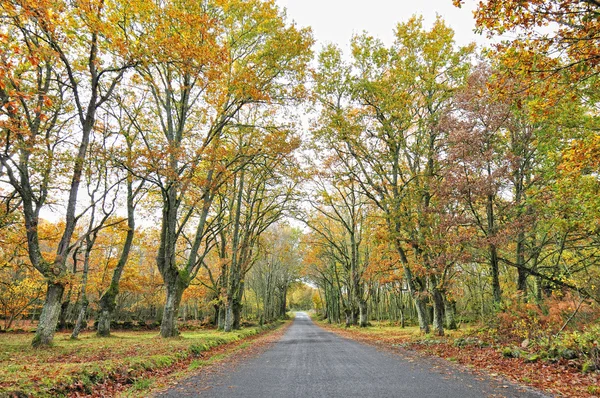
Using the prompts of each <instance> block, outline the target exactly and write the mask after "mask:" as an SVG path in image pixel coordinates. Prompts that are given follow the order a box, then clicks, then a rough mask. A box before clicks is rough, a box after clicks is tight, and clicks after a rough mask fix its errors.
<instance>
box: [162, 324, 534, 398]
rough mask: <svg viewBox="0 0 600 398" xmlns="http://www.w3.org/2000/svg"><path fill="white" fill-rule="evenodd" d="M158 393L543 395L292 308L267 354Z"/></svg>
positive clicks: (252, 397)
mask: <svg viewBox="0 0 600 398" xmlns="http://www.w3.org/2000/svg"><path fill="white" fill-rule="evenodd" d="M158 396H159V397H169V398H171V397H172V398H174V397H195V396H201V397H219V398H223V397H249V398H263V397H264V398H271V397H281V398H287V397H290V398H291V397H297V398H300V397H311V398H312V397H343V398H349V397H377V398H380V397H402V398H412V397H415V398H417V397H418V398H425V397H444V398H454V397H456V398H470V397H473V398H480V397H527V398H529V397H531V398H533V397H537V398H539V397H544V395H542V394H541V393H538V392H536V391H533V390H526V389H524V388H521V387H518V386H516V385H512V384H510V383H508V382H506V381H502V380H494V379H491V378H486V377H483V376H481V375H475V374H473V373H471V372H469V371H467V370H465V369H464V368H462V367H461V366H459V365H455V364H452V363H447V362H446V361H444V360H441V359H439V360H438V359H428V358H418V359H417V360H407V359H406V358H403V357H402V356H400V355H396V354H394V353H390V352H383V351H381V350H378V349H377V348H375V347H372V346H369V345H364V344H362V343H358V342H355V341H352V340H348V339H344V338H342V337H339V336H337V335H336V334H334V333H331V332H327V331H325V330H323V329H321V328H320V327H318V326H317V325H315V324H314V323H313V322H312V320H311V319H310V318H309V317H308V316H307V315H306V314H304V313H298V314H297V315H296V319H295V320H294V323H293V324H292V326H291V327H290V328H289V329H288V330H287V331H286V333H285V335H284V336H283V337H282V338H281V340H279V341H278V342H277V343H276V344H274V345H273V346H272V347H271V348H269V349H268V350H267V351H265V352H263V353H262V354H260V355H258V356H256V357H254V358H250V359H249V360H247V361H244V362H242V363H241V364H238V365H237V366H235V367H232V368H230V369H227V368H226V370H223V371H221V372H218V373H216V374H214V375H211V376H210V377H209V378H208V379H207V378H206V377H202V376H201V375H198V376H193V377H191V378H190V379H188V380H185V381H183V382H182V383H180V384H179V387H178V388H177V389H171V390H167V391H165V392H163V393H162V394H160V395H158Z"/></svg>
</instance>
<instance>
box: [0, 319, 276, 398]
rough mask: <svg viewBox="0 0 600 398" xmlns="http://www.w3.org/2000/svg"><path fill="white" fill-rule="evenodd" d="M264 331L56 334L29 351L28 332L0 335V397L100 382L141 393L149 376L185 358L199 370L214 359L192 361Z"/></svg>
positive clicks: (54, 392) (61, 392) (86, 387)
mask: <svg viewBox="0 0 600 398" xmlns="http://www.w3.org/2000/svg"><path fill="white" fill-rule="evenodd" d="M270 328H272V327H270ZM263 329H264V328H258V327H255V328H246V329H243V330H240V331H236V332H235V333H224V332H219V331H216V330H200V331H193V332H183V333H182V334H181V336H180V337H179V338H174V339H162V338H160V337H159V336H158V335H157V333H156V332H115V333H113V335H112V336H111V337H109V338H99V337H97V336H96V335H95V334H94V333H82V334H81V336H80V338H79V339H78V340H71V339H70V338H69V337H70V335H69V334H67V333H57V334H56V336H55V338H54V344H53V346H52V347H50V348H45V349H37V350H36V349H33V348H32V347H31V338H32V337H33V336H32V335H31V334H11V333H6V334H0V396H6V395H9V396H10V395H11V393H13V394H15V393H20V394H21V395H25V396H30V395H31V396H36V397H61V396H68V395H70V394H72V393H74V392H79V393H90V392H91V391H92V390H93V388H94V387H95V386H97V385H98V384H102V383H104V382H106V381H111V380H112V381H116V382H119V383H123V384H132V388H133V389H135V390H144V389H147V388H149V387H150V386H151V385H152V384H153V383H152V380H151V379H149V378H148V377H147V376H148V373H149V372H151V371H154V370H158V369H166V368H169V367H172V366H174V365H175V364H177V363H179V362H181V361H183V360H185V359H191V360H192V362H191V363H192V364H194V363H196V364H195V365H190V366H196V367H200V366H202V364H203V363H209V362H208V361H214V360H216V359H217V358H216V357H217V356H218V355H214V356H213V357H212V358H208V359H207V358H203V359H197V360H193V359H192V358H194V357H197V356H199V355H203V352H205V351H208V350H211V349H212V348H215V347H217V346H220V345H223V344H228V343H233V342H237V341H240V340H243V339H245V338H247V337H250V336H253V335H256V334H258V333H260V332H261V331H262V330H263ZM243 344H246V345H248V344H249V343H243ZM196 361H197V362H196Z"/></svg>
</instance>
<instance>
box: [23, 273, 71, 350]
mask: <svg viewBox="0 0 600 398" xmlns="http://www.w3.org/2000/svg"><path fill="white" fill-rule="evenodd" d="M64 291H65V286H64V285H62V284H60V283H53V282H48V290H47V291H46V301H44V306H43V307H42V313H41V315H40V321H39V323H38V327H37V330H36V332H35V337H34V338H33V341H32V343H31V344H32V345H33V346H34V347H42V346H49V345H50V344H52V339H53V337H54V332H55V330H56V325H57V324H58V317H59V316H60V306H61V300H62V296H63V293H64Z"/></svg>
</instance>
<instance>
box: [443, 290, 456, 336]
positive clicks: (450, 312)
mask: <svg viewBox="0 0 600 398" xmlns="http://www.w3.org/2000/svg"><path fill="white" fill-rule="evenodd" d="M444 315H445V317H446V328H447V329H450V330H456V329H457V326H456V302H455V301H454V300H448V298H447V297H445V296H444Z"/></svg>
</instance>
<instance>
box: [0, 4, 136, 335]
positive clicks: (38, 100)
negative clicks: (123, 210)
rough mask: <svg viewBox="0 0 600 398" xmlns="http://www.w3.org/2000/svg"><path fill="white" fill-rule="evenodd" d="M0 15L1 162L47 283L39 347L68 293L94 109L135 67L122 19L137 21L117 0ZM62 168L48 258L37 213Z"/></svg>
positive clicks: (14, 8) (8, 7)
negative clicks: (58, 215) (60, 222)
mask: <svg viewBox="0 0 600 398" xmlns="http://www.w3.org/2000/svg"><path fill="white" fill-rule="evenodd" d="M127 4H129V3H127ZM0 10H1V12H2V20H3V21H4V25H3V26H4V29H5V31H6V34H3V35H2V45H3V49H4V50H5V51H3V56H2V65H1V67H0V68H1V69H2V72H1V73H0V77H1V79H2V83H0V103H1V104H2V107H1V109H2V114H3V115H4V116H5V119H3V122H2V129H3V134H2V135H3V142H2V144H3V145H2V147H3V148H4V149H3V153H2V155H1V156H0V161H1V163H2V166H3V169H4V173H5V176H6V177H7V182H8V183H9V184H10V185H11V186H12V187H13V188H14V190H15V191H16V192H18V194H19V196H20V198H21V200H22V212H23V217H24V219H25V226H26V230H27V244H28V252H29V257H30V261H31V263H32V265H33V266H34V267H35V268H36V269H37V270H38V271H39V272H40V273H41V274H42V275H43V276H44V278H45V279H46V281H47V292H46V299H45V302H44V307H43V310H42V314H41V317H40V322H39V325H38V329H37V332H36V335H35V337H34V340H33V344H34V345H35V346H47V345H49V344H51V342H52V338H53V336H54V330H55V328H56V324H57V322H58V316H59V313H60V302H61V298H62V295H63V292H64V290H65V278H66V276H67V273H68V270H67V266H66V261H67V258H68V254H69V248H70V245H71V239H72V237H73V232H74V230H75V227H76V224H77V221H78V217H77V215H76V211H77V198H78V193H79V187H80V185H81V181H82V173H83V166H84V162H85V159H86V157H87V154H88V146H89V143H90V137H91V136H92V133H93V129H94V126H95V123H96V116H97V110H98V109H99V108H100V107H101V106H102V104H104V103H105V102H106V101H107V100H108V99H109V98H110V97H111V95H112V93H113V90H114V89H115V87H116V86H117V85H118V84H119V82H120V81H121V80H122V78H123V76H124V74H125V72H126V71H127V70H128V69H130V68H131V67H132V66H133V65H134V63H135V62H134V61H132V59H131V56H130V55H131V53H132V51H131V48H129V46H130V44H131V43H130V42H129V41H128V40H127V39H128V35H129V32H130V27H131V25H127V23H120V24H119V23H116V21H128V22H132V21H133V20H134V19H135V17H134V15H133V11H132V10H131V8H130V7H125V3H119V2H110V3H108V4H105V3H104V2H96V1H84V2H81V4H73V3H70V2H64V1H57V2H49V1H48V2H47V1H43V2H38V1H32V2H30V1H19V0H15V1H12V0H5V1H3V2H2V3H1V5H0ZM21 49H22V50H21ZM72 120H73V122H74V123H76V124H75V125H76V126H77V128H76V129H75V133H74V134H70V124H71V121H72ZM69 136H70V137H69ZM67 137H69V138H70V139H69V140H67V139H66V138H67ZM71 141H74V144H72V145H71V144H70V142H71ZM59 165H60V166H59ZM66 165H68V166H66ZM63 169H64V170H71V173H70V179H69V182H68V183H67V186H68V188H67V189H66V192H67V194H66V195H67V196H68V199H67V206H66V210H65V215H64V220H65V223H64V231H63V234H62V237H61V239H60V241H59V243H58V245H57V247H56V249H55V254H54V256H53V258H45V257H44V256H43V255H42V253H41V249H40V243H39V236H38V232H37V229H38V225H39V214H40V211H41V210H42V209H43V208H44V207H45V206H46V205H47V204H48V199H49V195H50V194H51V193H53V190H54V189H55V188H57V187H56V186H54V185H53V183H55V182H58V181H60V182H61V183H63V181H64V178H61V177H62V175H61V174H60V173H61V172H62V170H63ZM63 190H64V189H63Z"/></svg>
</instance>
